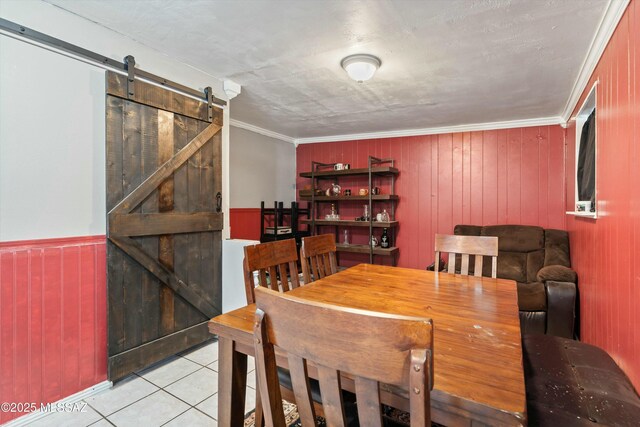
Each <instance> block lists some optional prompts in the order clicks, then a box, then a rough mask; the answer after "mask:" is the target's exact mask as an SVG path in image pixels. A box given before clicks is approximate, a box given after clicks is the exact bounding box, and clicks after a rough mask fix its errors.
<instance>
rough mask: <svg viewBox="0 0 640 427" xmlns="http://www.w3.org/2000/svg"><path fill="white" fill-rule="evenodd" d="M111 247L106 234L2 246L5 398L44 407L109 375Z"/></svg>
mask: <svg viewBox="0 0 640 427" xmlns="http://www.w3.org/2000/svg"><path fill="white" fill-rule="evenodd" d="M105 245H106V239H105V237H104V236H88V237H78V238H64V239H47V240H40V241H38V240H32V241H20V242H3V243H0V321H1V322H2V325H3V328H2V331H1V332H0V366H1V369H2V376H1V378H0V401H2V402H33V403H36V404H38V405H39V404H40V403H46V402H54V401H56V400H59V399H62V398H64V397H66V396H69V395H71V394H73V393H77V392H78V391H81V390H83V389H86V388H88V387H91V386H92V385H95V384H96V383H98V382H101V381H104V380H106V357H107V348H106V334H107V327H106V320H107V319H106V274H105V272H106V252H105ZM19 415H22V414H15V413H13V414H12V413H7V412H4V413H2V414H0V423H5V422H7V421H9V420H11V419H13V418H16V417H17V416H19Z"/></svg>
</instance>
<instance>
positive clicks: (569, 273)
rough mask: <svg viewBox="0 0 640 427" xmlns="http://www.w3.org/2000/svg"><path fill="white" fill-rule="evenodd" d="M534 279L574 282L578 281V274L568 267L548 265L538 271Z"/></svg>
mask: <svg viewBox="0 0 640 427" xmlns="http://www.w3.org/2000/svg"><path fill="white" fill-rule="evenodd" d="M536 279H537V280H538V281H539V282H546V281H548V280H551V281H554V282H570V283H576V282H577V281H578V275H577V274H576V272H575V271H574V270H572V269H570V268H569V267H563V266H561V265H550V266H548V267H543V268H541V269H540V271H538V274H537V276H536Z"/></svg>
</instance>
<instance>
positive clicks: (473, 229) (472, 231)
mask: <svg viewBox="0 0 640 427" xmlns="http://www.w3.org/2000/svg"><path fill="white" fill-rule="evenodd" d="M481 232H482V226H480V225H464V224H459V225H456V226H455V227H454V228H453V234H455V235H457V236H479V235H480V233H481Z"/></svg>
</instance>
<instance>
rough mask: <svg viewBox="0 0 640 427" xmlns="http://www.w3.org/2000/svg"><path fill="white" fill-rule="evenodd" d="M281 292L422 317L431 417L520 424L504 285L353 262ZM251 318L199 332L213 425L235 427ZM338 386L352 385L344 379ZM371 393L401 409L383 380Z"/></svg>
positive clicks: (518, 359) (248, 312) (515, 320)
mask: <svg viewBox="0 0 640 427" xmlns="http://www.w3.org/2000/svg"><path fill="white" fill-rule="evenodd" d="M290 292H291V295H296V296H298V297H300V298H306V299H309V300H313V301H320V302H324V303H329V304H336V305H339V306H344V307H353V308H358V309H364V310H371V311H377V312H383V313H392V314H401V315H406V316H422V317H426V318H431V319H432V320H433V328H434V346H433V352H434V381H433V390H432V392H431V408H432V419H433V421H435V422H436V423H439V424H444V425H467V426H469V425H473V426H477V425H491V426H499V425H526V424H527V416H526V399H525V385H524V373H523V366H522V347H521V337H520V321H519V317H518V300H517V292H516V283H515V282H514V281H512V280H504V279H492V278H488V277H474V276H462V275H454V274H447V273H442V272H432V271H424V270H416V269H410V268H400V267H390V266H381V265H370V264H360V265H357V266H354V267H351V268H348V269H346V270H344V271H341V272H339V273H336V274H333V275H331V276H328V277H325V278H323V279H320V280H317V281H315V282H313V283H311V284H308V285H304V286H301V287H299V288H296V289H293V290H291V291H290ZM254 314H255V305H253V304H252V305H248V306H246V307H243V308H240V309H238V310H235V311H231V312H228V313H225V314H222V315H220V316H218V317H215V318H213V319H211V321H210V322H209V331H210V332H211V333H212V334H216V335H217V336H218V340H219V344H218V346H219V362H218V363H219V369H218V425H219V426H222V427H225V426H226V427H230V426H241V425H243V418H244V403H245V387H246V375H247V372H246V371H247V355H253V354H254V347H253V321H254ZM300 321H301V322H304V321H305V319H300ZM309 328H313V325H312V324H310V325H309ZM278 364H279V365H282V366H285V367H286V357H280V358H279V360H278ZM342 386H343V388H345V389H347V390H350V389H351V390H353V383H352V382H351V383H350V382H349V381H348V378H346V380H345V381H343V382H342ZM380 389H381V400H382V402H383V403H385V404H388V405H390V406H393V407H395V408H398V409H401V410H408V394H407V392H406V390H402V389H399V388H397V387H392V386H386V385H381V387H380Z"/></svg>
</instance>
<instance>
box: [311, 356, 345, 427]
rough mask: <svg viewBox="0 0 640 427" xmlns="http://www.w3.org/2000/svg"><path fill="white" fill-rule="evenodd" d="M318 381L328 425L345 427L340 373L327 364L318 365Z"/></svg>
mask: <svg viewBox="0 0 640 427" xmlns="http://www.w3.org/2000/svg"><path fill="white" fill-rule="evenodd" d="M318 383H320V395H321V396H322V409H323V411H324V417H325V419H326V420H327V425H330V426H336V427H345V425H346V424H347V420H346V417H345V414H344V404H343V401H342V387H341V384H340V373H339V372H338V371H337V370H335V369H333V368H328V367H326V366H322V365H320V366H318Z"/></svg>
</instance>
